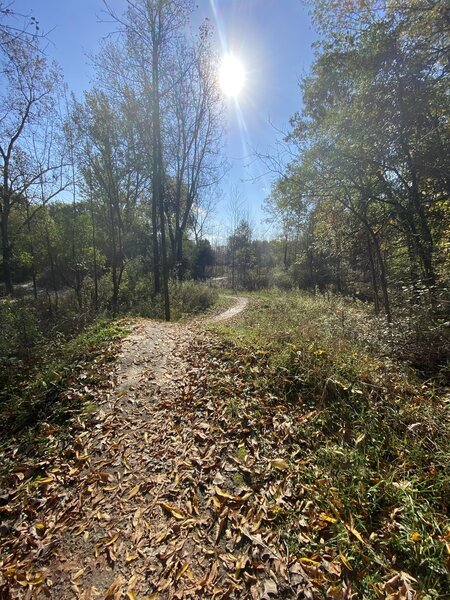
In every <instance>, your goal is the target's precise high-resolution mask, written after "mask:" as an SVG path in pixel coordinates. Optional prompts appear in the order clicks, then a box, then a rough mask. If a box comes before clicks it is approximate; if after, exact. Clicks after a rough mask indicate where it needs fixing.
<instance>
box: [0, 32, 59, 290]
mask: <svg viewBox="0 0 450 600" xmlns="http://www.w3.org/2000/svg"><path fill="white" fill-rule="evenodd" d="M0 40H1V44H0V52H1V74H0V77H1V79H2V83H3V93H2V94H1V103H2V112H1V114H0V172H1V178H2V181H1V187H0V230H1V237H2V259H3V275H4V281H5V289H6V293H7V294H10V295H11V294H12V293H13V291H14V288H13V275H12V258H13V240H12V239H11V235H10V228H9V222H10V216H11V212H12V211H13V210H14V209H15V207H16V206H18V205H19V204H20V203H21V202H23V199H24V197H25V196H27V197H30V196H32V189H33V188H35V187H37V186H38V185H39V186H40V185H41V183H42V182H44V184H45V187H46V188H51V190H52V191H51V192H50V193H49V194H48V198H47V199H50V198H51V197H54V196H55V193H56V192H55V188H56V190H60V189H62V188H63V187H64V184H63V182H62V179H61V176H62V160H61V156H56V155H55V153H54V152H53V151H54V149H55V147H56V144H55V135H54V127H52V132H51V133H50V132H49V129H48V128H47V127H42V122H43V121H44V120H45V119H46V118H47V117H48V115H49V114H50V113H52V111H53V110H54V105H55V92H56V89H57V87H58V84H59V81H60V75H59V72H58V70H57V69H56V67H55V66H49V65H48V63H47V60H46V58H45V56H44V55H43V53H42V51H41V48H40V46H39V43H38V40H36V39H35V38H32V37H30V38H28V37H26V38H23V37H22V36H18V35H16V34H15V33H14V32H13V33H11V31H9V30H8V29H5V28H3V29H0ZM33 214H34V213H33V211H31V213H30V217H29V218H32V216H33Z"/></svg>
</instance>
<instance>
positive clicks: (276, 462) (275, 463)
mask: <svg viewBox="0 0 450 600" xmlns="http://www.w3.org/2000/svg"><path fill="white" fill-rule="evenodd" d="M270 464H271V465H272V467H273V468H274V469H278V470H279V471H286V470H287V469H289V465H288V464H287V462H286V461H285V460H283V459H282V458H274V459H273V460H271V461H270Z"/></svg>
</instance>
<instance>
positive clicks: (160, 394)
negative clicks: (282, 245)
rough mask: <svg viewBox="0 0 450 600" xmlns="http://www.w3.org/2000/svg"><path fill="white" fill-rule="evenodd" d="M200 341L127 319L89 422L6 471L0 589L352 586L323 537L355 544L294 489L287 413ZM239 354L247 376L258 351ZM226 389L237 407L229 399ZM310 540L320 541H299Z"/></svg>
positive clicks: (78, 591)
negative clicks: (46, 453) (110, 381)
mask: <svg viewBox="0 0 450 600" xmlns="http://www.w3.org/2000/svg"><path fill="white" fill-rule="evenodd" d="M144 334H145V336H146V337H143V336H144ZM206 340H207V338H205V337H200V341H199V342H194V343H192V341H191V340H190V335H189V333H188V332H186V330H183V329H182V328H180V327H178V326H170V325H165V324H157V323H155V324H152V323H146V324H145V325H139V327H138V328H136V330H135V334H134V336H132V337H131V339H130V341H129V342H128V345H127V346H126V349H127V350H126V351H124V352H123V354H124V356H123V358H122V359H120V361H121V362H119V364H118V367H117V373H116V374H115V378H116V379H117V380H118V387H117V388H116V390H115V391H114V392H112V393H110V394H109V395H108V396H105V398H104V400H103V401H102V402H101V403H100V408H99V412H98V415H97V421H96V422H95V424H94V426H93V427H92V428H90V429H85V428H81V429H75V430H74V433H73V436H72V438H71V440H70V442H69V443H68V444H67V445H66V446H63V447H57V448H55V452H54V453H53V455H52V456H51V457H48V458H47V459H45V460H43V461H42V464H38V465H26V464H24V465H22V466H21V467H20V469H19V468H18V469H17V470H16V472H15V476H14V479H15V482H16V483H15V487H14V486H12V489H11V490H8V494H6V495H5V502H6V506H2V507H1V508H0V510H3V514H4V515H5V519H6V522H7V523H8V527H10V530H9V533H8V536H7V538H6V541H3V542H1V543H0V549H1V550H2V558H1V559H0V573H1V576H0V577H1V579H0V596H1V592H2V587H1V586H3V589H6V590H7V593H9V594H11V598H21V597H24V594H25V593H28V591H29V590H33V589H34V588H38V587H42V589H43V590H44V593H47V594H50V595H52V594H53V597H60V598H65V597H70V594H72V593H73V594H75V597H79V598H80V599H86V600H87V599H88V598H90V599H92V600H95V599H97V598H101V599H104V600H115V599H116V598H117V599H119V598H124V597H125V598H127V599H128V600H137V599H138V598H139V599H141V598H148V599H153V600H156V599H157V598H174V599H181V598H193V597H203V598H214V599H223V600H225V599H226V598H231V599H233V598H234V599H237V598H242V599H245V598H248V599H252V600H253V599H254V600H272V599H274V598H277V597H286V598H296V597H304V598H309V599H315V598H319V597H323V594H324V593H325V592H326V590H329V594H328V597H332V598H350V597H351V596H352V591H351V589H349V588H345V586H346V585H347V584H346V583H345V577H343V575H342V573H343V574H344V575H347V574H348V573H351V572H352V571H353V569H354V566H353V564H352V562H353V561H352V560H351V559H350V558H348V557H347V556H346V555H345V553H344V552H343V551H342V552H333V551H332V550H331V549H330V546H329V545H328V544H327V538H328V536H329V535H330V534H329V532H330V531H331V530H332V529H333V527H335V526H338V525H339V526H341V527H342V528H343V530H344V531H347V532H348V534H349V535H350V536H352V537H353V538H355V539H356V543H362V544H364V545H365V546H367V542H365V540H364V538H363V536H362V534H361V533H360V532H359V530H358V529H357V528H356V525H355V523H354V522H353V520H350V521H348V519H344V518H343V517H342V516H341V515H340V514H339V512H338V509H337V508H336V509H335V511H333V509H332V508H330V507H322V508H321V509H319V508H318V507H314V505H313V504H312V502H311V501H310V500H308V501H307V500H306V492H307V491H309V490H308V485H312V484H307V483H305V482H303V481H302V479H301V474H302V469H304V467H305V461H304V460H303V458H304V457H303V456H302V452H301V448H299V447H298V446H295V427H296V426H297V420H296V419H297V418H298V415H295V414H290V413H289V411H286V410H285V408H284V407H283V406H281V405H280V403H279V402H278V401H277V400H276V399H274V398H270V397H268V398H267V399H265V400H264V399H262V398H258V399H257V400H258V403H259V404H258V411H255V410H253V406H252V404H251V403H252V402H254V401H255V400H254V398H253V397H252V389H251V387H250V386H249V384H248V383H247V382H246V381H245V380H243V379H242V378H241V374H242V371H243V368H242V364H241V361H240V360H238V359H236V360H235V362H234V363H233V365H232V366H231V367H230V365H229V364H228V363H226V362H222V361H221V360H219V359H215V358H212V357H211V356H210V355H209V354H208V353H207V352H205V349H204V344H205V341H206ZM127 352H128V354H127ZM156 357H157V358H156ZM188 358H189V363H188V362H187V360H188ZM242 360H244V358H243V359H242ZM245 360H249V362H250V363H251V368H252V369H253V373H254V375H255V376H257V375H258V373H259V371H260V367H261V365H259V364H258V361H262V360H264V356H262V355H257V356H256V355H255V356H254V357H251V358H250V359H248V358H245ZM212 376H213V377H216V378H217V379H216V381H215V382H214V381H212V380H211V377H212ZM236 391H237V393H238V394H239V398H240V401H239V402H240V403H239V405H237V406H236V407H234V408H235V409H236V410H237V411H239V418H236V417H235V416H233V413H232V408H233V407H231V408H230V403H229V400H228V399H229V398H230V397H232V396H234V395H235V393H236ZM263 400H264V401H263ZM265 401H267V404H264V402H265ZM271 403H272V404H271ZM307 417H308V419H310V418H313V417H314V414H313V413H312V412H311V411H310V412H309V413H308V415H307ZM298 422H299V423H301V422H302V421H301V419H299V420H298ZM361 441H362V440H361ZM361 441H360V442H358V443H361ZM314 485H323V486H326V485H327V482H326V481H324V482H321V483H320V482H315V483H314ZM24 508H25V511H23V509H24ZM329 513H331V514H329ZM332 515H334V516H332ZM279 523H284V524H288V525H285V527H284V531H286V529H288V528H289V533H290V535H291V538H292V540H293V541H292V540H291V541H292V545H294V546H295V545H296V547H297V549H298V551H297V552H296V553H295V552H294V553H293V552H292V551H290V550H289V547H288V545H287V543H286V539H285V537H283V530H282V529H281V528H280V527H279V526H278V525H279ZM312 540H314V541H315V544H316V546H320V548H321V552H320V553H319V552H317V553H316V552H305V551H304V550H303V546H305V545H306V544H309V543H312ZM317 540H319V542H318V541H317ZM37 564H39V565H40V566H41V565H42V568H40V570H39V571H38V570H36V565H37ZM49 573H51V574H52V576H51V577H50V576H49ZM397 583H398V585H397ZM384 585H385V589H386V591H389V593H391V590H394V589H399V588H401V586H404V585H410V583H409V582H408V583H405V579H404V578H403V579H399V580H398V581H397V580H395V581H394V580H393V581H387V582H386V583H385V584H384ZM396 585H397V588H396V587H395V586H396ZM339 594H340V595H339Z"/></svg>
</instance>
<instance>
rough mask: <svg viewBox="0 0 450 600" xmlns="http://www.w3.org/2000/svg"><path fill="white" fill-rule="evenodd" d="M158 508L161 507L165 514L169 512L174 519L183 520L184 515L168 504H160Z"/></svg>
mask: <svg viewBox="0 0 450 600" xmlns="http://www.w3.org/2000/svg"><path fill="white" fill-rule="evenodd" d="M160 506H162V507H163V508H164V509H165V510H167V512H169V513H170V514H171V515H172V516H173V517H175V519H180V520H181V519H184V518H185V516H184V514H183V513H182V512H181V511H180V510H179V509H178V508H177V507H176V506H172V505H171V504H168V503H167V502H160Z"/></svg>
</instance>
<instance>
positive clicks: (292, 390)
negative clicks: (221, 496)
mask: <svg viewBox="0 0 450 600" xmlns="http://www.w3.org/2000/svg"><path fill="white" fill-rule="evenodd" d="M250 297H251V304H250V308H249V309H248V310H247V311H246V312H244V314H243V315H242V318H241V320H240V322H239V323H234V324H232V325H220V326H216V327H214V330H215V331H216V332H217V333H219V334H220V339H221V340H222V342H220V343H218V345H217V346H216V348H215V350H214V349H213V352H215V353H216V355H217V356H216V358H218V357H220V358H221V361H222V363H223V362H224V363H225V364H226V365H228V367H227V368H228V369H232V372H233V373H235V379H234V383H233V384H230V383H229V382H228V383H227V384H225V383H223V381H222V383H221V382H220V381H219V380H217V379H216V380H215V379H214V374H213V375H212V376H211V381H212V385H215V386H216V389H217V393H221V394H223V395H224V396H225V395H226V396H225V397H226V398H227V403H228V404H229V406H230V411H229V414H230V417H231V418H235V419H236V420H243V419H244V418H245V419H246V420H247V421H249V422H250V423H251V425H252V428H253V432H254V435H255V436H256V438H257V439H258V443H259V444H260V446H261V448H262V449H263V451H264V448H265V447H267V449H268V450H267V451H268V452H270V449H271V443H270V436H271V435H272V433H271V430H270V427H268V426H267V425H265V423H268V422H270V419H272V420H273V419H277V418H278V415H280V414H287V415H288V416H289V420H290V421H289V422H290V423H291V426H292V431H291V432H290V433H289V435H287V436H286V438H285V440H284V441H283V446H282V447H281V448H280V452H283V453H284V454H283V456H285V457H286V458H288V459H289V458H290V457H294V458H295V460H292V461H290V462H291V471H290V473H289V480H290V481H291V482H293V485H294V490H293V494H294V497H295V495H296V494H297V495H298V498H299V500H298V501H297V502H293V503H292V507H291V509H290V510H283V511H282V512H283V514H278V515H277V519H276V523H277V527H279V528H280V531H281V532H282V535H283V537H284V540H285V542H286V544H287V545H288V547H289V549H290V551H291V552H292V553H293V554H298V555H301V556H303V557H309V558H310V559H311V560H318V561H319V562H320V557H321V555H322V554H323V553H324V548H326V549H327V550H326V551H327V553H328V554H329V555H331V556H334V557H335V559H336V560H337V561H338V562H340V565H341V569H342V575H341V577H342V578H343V577H344V575H345V578H346V579H347V580H348V581H350V582H351V583H352V585H353V587H354V589H356V590H357V593H358V594H359V595H358V596H357V597H364V598H379V597H385V596H384V594H385V592H386V589H385V588H384V587H383V582H385V581H386V580H387V579H388V578H389V577H392V575H393V574H395V573H397V572H400V571H404V572H406V573H409V574H410V575H411V576H413V577H414V578H415V579H416V580H417V583H415V584H414V586H415V588H416V589H417V590H418V591H419V594H420V596H419V597H421V598H444V597H446V594H450V586H449V583H448V582H449V572H448V569H449V549H450V544H449V542H450V526H449V521H448V501H449V498H450V485H449V482H450V473H449V466H450V453H449V449H450V444H449V440H450V423H449V408H450V402H449V400H450V398H449V396H448V389H444V388H443V387H442V382H441V381H440V380H436V381H431V380H429V381H423V380H422V379H421V378H420V377H419V375H418V373H416V372H415V371H414V370H413V369H411V368H410V367H408V366H407V365H405V364H402V363H401V362H399V361H396V360H394V359H393V358H392V356H393V352H394V348H395V344H396V340H395V330H390V329H389V328H386V327H385V325H384V324H383V323H382V322H381V321H378V320H377V319H375V318H374V317H373V316H372V315H371V314H370V312H369V310H368V309H367V308H365V307H364V306H363V305H359V304H351V303H348V302H345V301H343V300H342V299H338V298H331V299H329V300H327V299H325V298H322V297H314V296H311V295H307V294H299V293H282V292H279V291H277V292H267V293H258V294H254V295H250ZM272 450H273V448H272ZM299 458H300V459H301V460H298V459H299ZM305 507H306V508H305ZM320 515H322V516H323V515H328V517H329V520H326V519H325V520H323V519H321V516H320ZM304 523H307V525H306V526H304ZM305 527H306V529H305V530H304V528H305ZM354 531H356V534H355V533H354ZM303 533H304V535H303ZM346 563H347V566H346ZM331 579H332V578H331ZM334 583H336V582H334ZM334 583H333V582H332V584H333V585H334ZM330 585H331V584H330Z"/></svg>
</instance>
